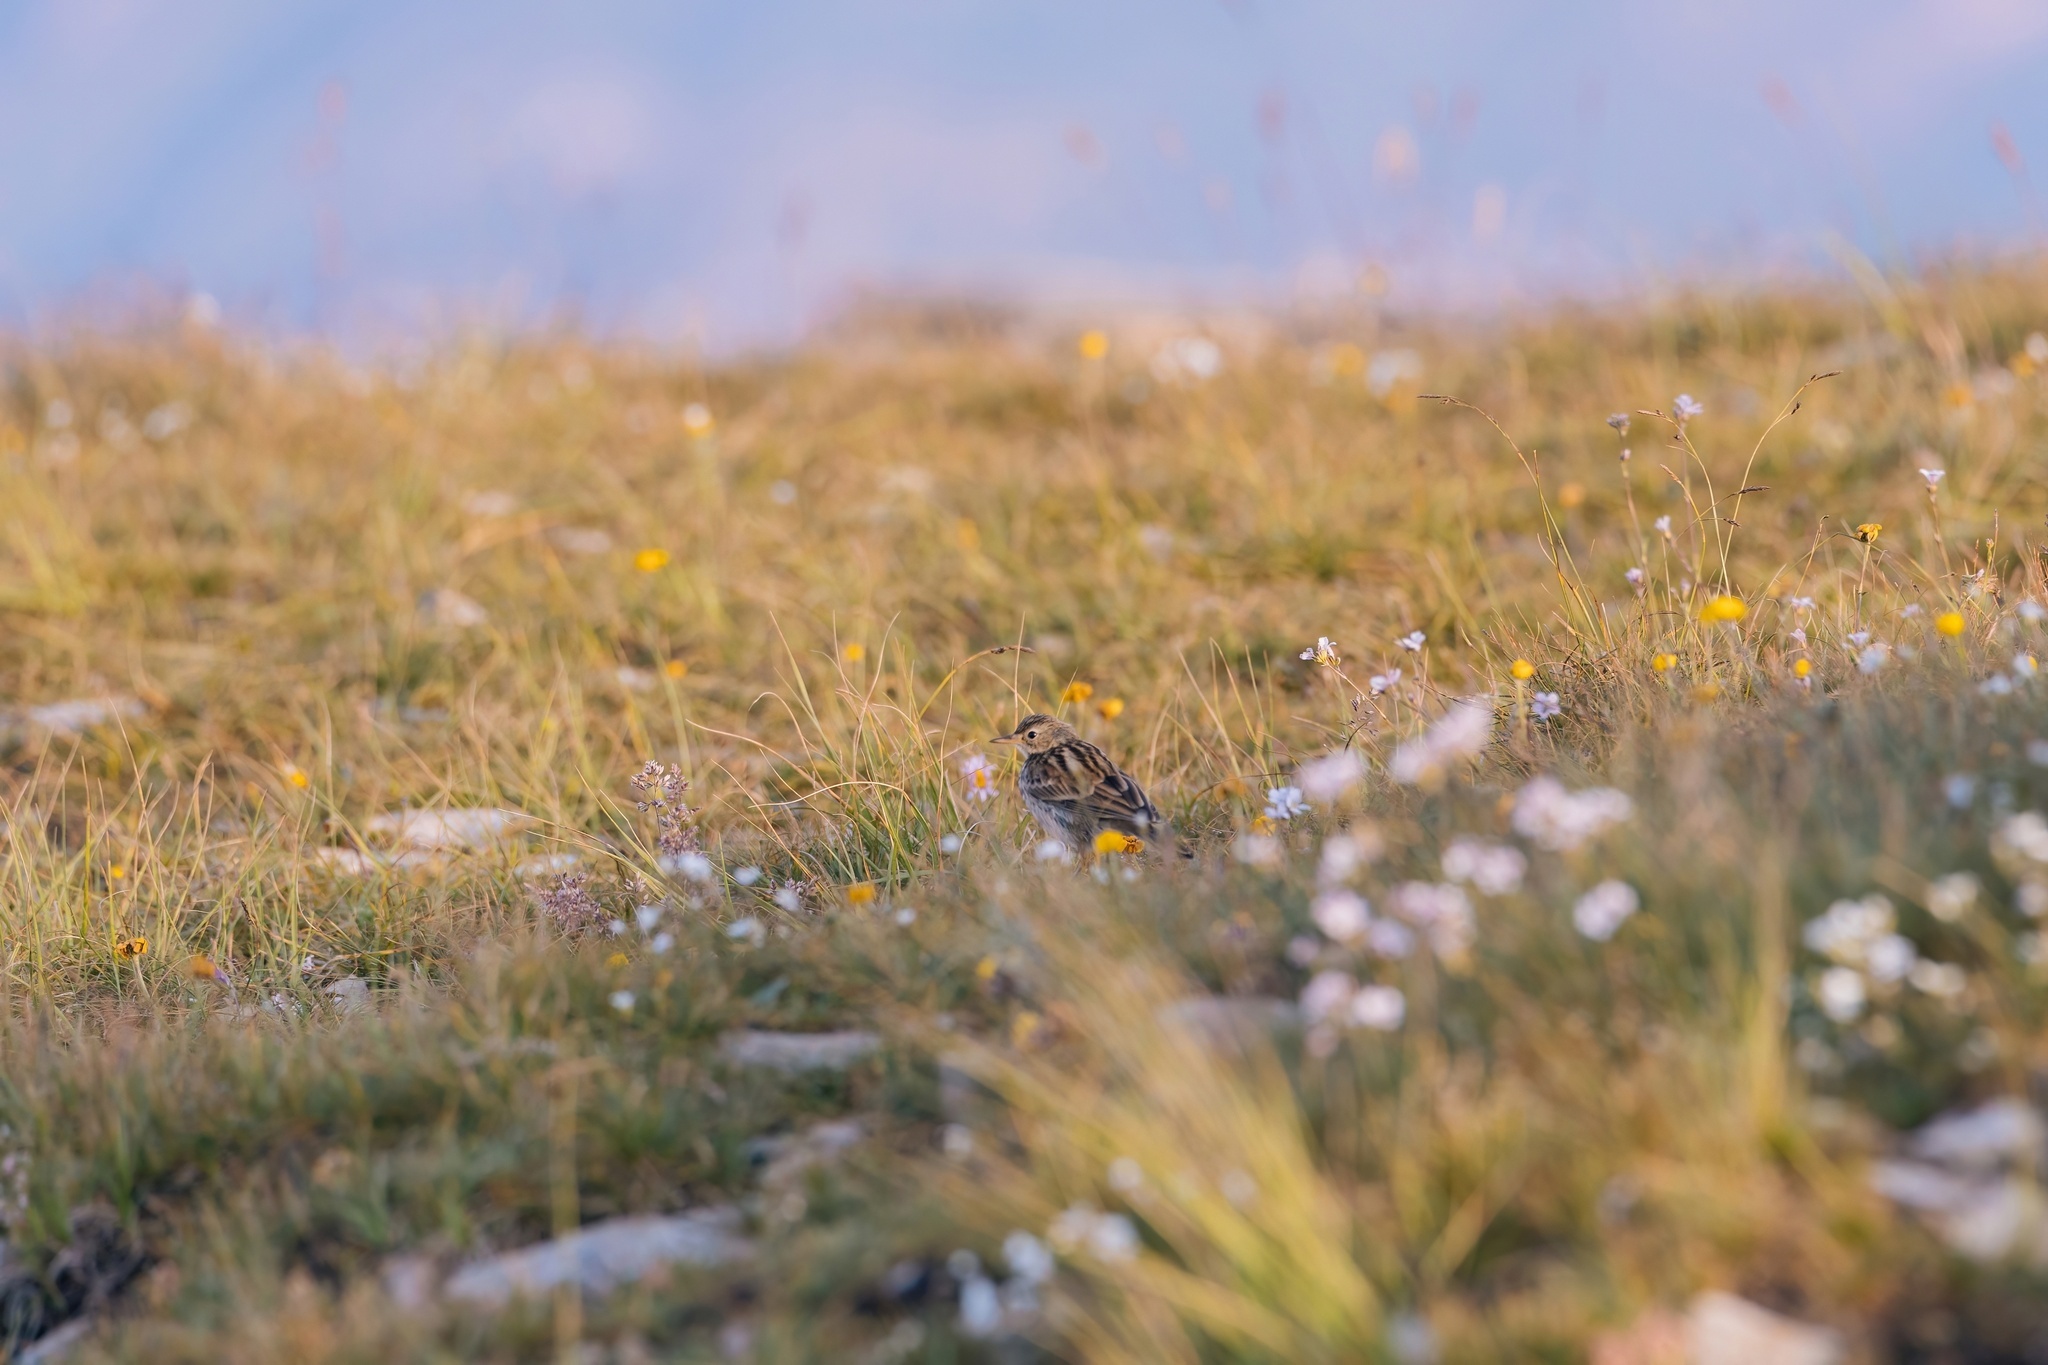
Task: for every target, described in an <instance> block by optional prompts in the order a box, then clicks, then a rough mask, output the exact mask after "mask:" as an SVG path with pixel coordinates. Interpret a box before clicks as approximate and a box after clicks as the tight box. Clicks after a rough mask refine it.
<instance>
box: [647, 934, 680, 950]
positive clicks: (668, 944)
mask: <svg viewBox="0 0 2048 1365" xmlns="http://www.w3.org/2000/svg"><path fill="white" fill-rule="evenodd" d="M647 946H648V947H650V948H652V949H653V950H654V951H655V952H656V953H657V954H661V953H666V952H667V951H668V950H669V949H671V948H673V947H675V946H676V936H675V935H674V934H671V933H669V932H667V931H666V930H664V931H663V932H661V933H659V934H656V935H655V936H654V937H653V938H651V939H649V940H648V941H647Z"/></svg>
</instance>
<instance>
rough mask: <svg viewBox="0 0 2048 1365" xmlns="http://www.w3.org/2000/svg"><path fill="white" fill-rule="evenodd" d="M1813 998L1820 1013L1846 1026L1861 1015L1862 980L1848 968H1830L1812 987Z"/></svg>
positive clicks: (1862, 999)
mask: <svg viewBox="0 0 2048 1365" xmlns="http://www.w3.org/2000/svg"><path fill="white" fill-rule="evenodd" d="M1813 994H1814V998H1815V999H1816V1000H1818V1001H1819V1002H1820V1008H1821V1013H1823V1014H1825V1015H1827V1017H1828V1018H1830V1019H1832V1020H1834V1021H1835V1022H1836V1023H1838V1024H1847V1023H1851V1022H1853V1021H1854V1020H1855V1018H1856V1016H1857V1015H1859V1014H1861V1013H1863V1002H1864V999H1865V993H1864V990H1863V978H1862V977H1860V976H1858V975H1857V974H1856V973H1855V972H1854V971H1853V970H1851V969H1850V968H1848V967H1830V968H1828V969H1827V970H1826V971H1824V972H1822V973H1821V974H1820V980H1819V981H1818V982H1816V983H1815V985H1814V992H1813Z"/></svg>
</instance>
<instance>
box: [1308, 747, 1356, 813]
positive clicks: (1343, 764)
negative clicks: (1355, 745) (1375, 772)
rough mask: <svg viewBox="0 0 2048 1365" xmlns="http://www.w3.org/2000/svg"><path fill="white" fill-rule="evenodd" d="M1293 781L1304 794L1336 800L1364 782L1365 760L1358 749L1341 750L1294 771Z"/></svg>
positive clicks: (1313, 760)
mask: <svg viewBox="0 0 2048 1365" xmlns="http://www.w3.org/2000/svg"><path fill="white" fill-rule="evenodd" d="M1294 780H1295V782H1296V783H1297V784H1298V785H1299V786H1300V788H1301V791H1302V793H1303V795H1305V796H1309V797H1311V798H1313V799H1315V800H1317V801H1335V800H1337V799H1338V798H1339V797H1341V796H1343V795H1344V794H1345V793H1346V792H1348V791H1350V790H1351V789H1352V788H1353V787H1356V786H1357V785H1358V784H1359V783H1361V782H1363V781H1364V780H1365V760H1364V759H1362V758H1360V757H1359V756H1358V752H1357V751H1356V750H1355V749H1339V750H1337V751H1336V752H1335V753H1328V754H1324V755H1323V756H1322V757H1321V758H1312V759H1310V760H1309V761H1308V762H1306V763H1304V764H1302V765H1301V767H1299V768H1297V769H1296V770H1295V773H1294Z"/></svg>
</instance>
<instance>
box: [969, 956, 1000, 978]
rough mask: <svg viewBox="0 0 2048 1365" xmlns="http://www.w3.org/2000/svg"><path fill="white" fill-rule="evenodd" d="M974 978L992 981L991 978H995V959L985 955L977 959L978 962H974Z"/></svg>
mask: <svg viewBox="0 0 2048 1365" xmlns="http://www.w3.org/2000/svg"><path fill="white" fill-rule="evenodd" d="M974 979H975V980H977V981H993V980H995V979H996V960H995V959H994V958H992V957H985V958H983V959H982V960H981V961H979V962H977V963H975V964H974Z"/></svg>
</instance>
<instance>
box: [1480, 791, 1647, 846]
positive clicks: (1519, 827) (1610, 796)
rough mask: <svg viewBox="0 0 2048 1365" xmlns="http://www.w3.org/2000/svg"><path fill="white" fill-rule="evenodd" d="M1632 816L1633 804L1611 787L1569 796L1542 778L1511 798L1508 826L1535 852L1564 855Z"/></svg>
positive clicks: (1623, 794)
mask: <svg viewBox="0 0 2048 1365" xmlns="http://www.w3.org/2000/svg"><path fill="white" fill-rule="evenodd" d="M1634 813H1635V803H1634V802H1632V801H1630V800H1629V799H1628V796H1627V795H1626V794H1625V793H1623V792H1619V791H1616V790H1615V789H1614V788H1612V787H1589V788H1587V789H1586V790H1585V791H1582V792H1571V791H1567V790H1566V789H1565V786H1564V784H1563V783H1562V782H1559V781H1558V780H1557V779H1556V778H1554V777H1547V776H1546V777H1538V778H1535V779H1533V780H1531V781H1530V782H1529V784H1528V785H1527V786H1525V787H1523V788H1522V790H1521V791H1519V792H1517V793H1516V794H1515V810H1514V815H1513V816H1512V817H1511V819H1510V823H1511V824H1512V825H1513V826H1514V829H1515V832H1516V833H1517V834H1520V835H1521V836H1522V837H1523V838H1525V839H1529V840H1531V841H1533V842H1534V843H1535V844H1536V845H1537V846H1538V847H1539V848H1546V849H1549V850H1550V851H1552V852H1554V853H1565V852H1569V851H1570V850H1572V849H1575V848H1578V847H1579V846H1580V845H1581V844H1584V843H1585V842H1586V841H1587V840H1588V839H1591V838H1593V837H1594V836H1595V835H1597V834H1599V833H1600V832H1601V831H1603V830H1605V829H1606V828H1607V827H1608V826H1609V825H1614V824H1619V823H1620V822H1621V821H1623V820H1626V819H1628V818H1629V817H1630V816H1632V815H1633V814H1634Z"/></svg>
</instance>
